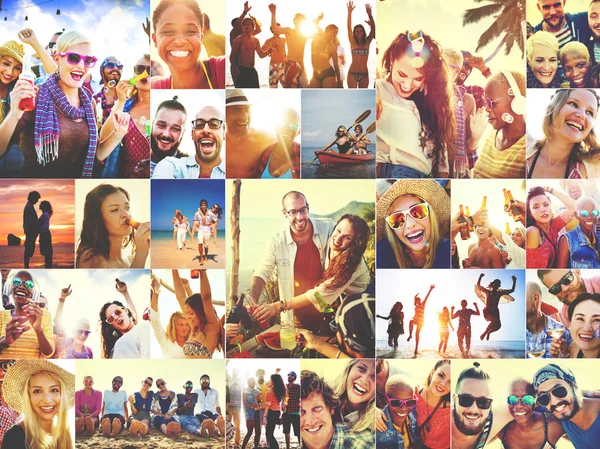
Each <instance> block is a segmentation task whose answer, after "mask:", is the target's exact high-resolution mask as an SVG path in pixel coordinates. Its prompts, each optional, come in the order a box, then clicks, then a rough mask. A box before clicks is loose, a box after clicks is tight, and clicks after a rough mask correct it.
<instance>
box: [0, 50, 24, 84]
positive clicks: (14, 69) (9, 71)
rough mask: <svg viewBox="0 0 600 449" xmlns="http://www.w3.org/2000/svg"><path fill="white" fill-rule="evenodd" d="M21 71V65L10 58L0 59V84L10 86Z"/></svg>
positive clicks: (3, 57)
mask: <svg viewBox="0 0 600 449" xmlns="http://www.w3.org/2000/svg"><path fill="white" fill-rule="evenodd" d="M22 71H23V64H21V63H20V62H19V61H17V60H16V59H15V58H13V57H11V56H2V57H0V83H2V84H10V83H12V82H13V81H14V80H16V79H17V78H18V77H19V75H20V74H21V72H22Z"/></svg>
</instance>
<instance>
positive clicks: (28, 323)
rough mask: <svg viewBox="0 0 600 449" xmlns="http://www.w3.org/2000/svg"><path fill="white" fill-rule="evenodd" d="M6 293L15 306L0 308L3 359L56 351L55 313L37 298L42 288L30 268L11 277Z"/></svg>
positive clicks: (42, 356)
mask: <svg viewBox="0 0 600 449" xmlns="http://www.w3.org/2000/svg"><path fill="white" fill-rule="evenodd" d="M4 293H5V294H7V295H9V296H12V300H13V302H14V304H15V308H14V309H12V310H0V356H1V357H2V358H3V359H23V358H28V359H38V358H47V357H51V356H52V355H53V354H54V338H53V329H52V317H51V316H50V313H49V312H48V309H47V308H43V309H42V308H40V306H38V305H37V302H38V300H39V298H40V290H39V286H38V284H37V282H36V281H35V279H34V278H33V276H32V275H31V273H29V272H28V271H18V272H16V273H15V274H14V275H11V276H9V277H8V279H7V281H6V284H5V285H4Z"/></svg>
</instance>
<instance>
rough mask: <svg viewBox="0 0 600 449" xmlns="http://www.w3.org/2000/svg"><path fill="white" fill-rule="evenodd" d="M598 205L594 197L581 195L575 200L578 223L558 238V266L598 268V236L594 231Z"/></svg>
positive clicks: (599, 213)
mask: <svg viewBox="0 0 600 449" xmlns="http://www.w3.org/2000/svg"><path fill="white" fill-rule="evenodd" d="M599 216H600V206H599V205H598V203H597V202H596V200H595V199H594V198H591V197H589V196H582V197H580V198H579V199H578V200H577V201H575V217H576V218H577V220H578V221H579V224H578V225H577V226H576V227H575V228H574V229H572V230H570V231H568V232H565V233H564V234H563V235H562V236H560V237H559V240H558V256H557V261H556V266H557V267H558V268H600V255H599V253H598V251H599V250H600V236H599V235H598V232H597V231H596V225H597V224H598V217H599Z"/></svg>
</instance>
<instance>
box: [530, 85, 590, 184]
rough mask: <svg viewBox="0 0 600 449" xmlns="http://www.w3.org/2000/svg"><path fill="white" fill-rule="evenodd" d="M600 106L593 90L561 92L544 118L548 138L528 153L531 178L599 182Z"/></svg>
mask: <svg viewBox="0 0 600 449" xmlns="http://www.w3.org/2000/svg"><path fill="white" fill-rule="evenodd" d="M599 106H600V97H598V95H597V94H596V92H595V91H594V90H593V89H558V90H557V91H556V93H555V94H554V95H553V96H552V98H551V99H550V104H548V107H547V108H546V111H545V114H544V121H543V123H542V128H543V130H544V138H543V139H542V140H539V141H538V142H536V144H535V145H534V146H533V147H532V148H530V149H529V151H528V154H527V177H528V178H536V179H539V178H547V179H581V178H583V179H588V178H589V179H596V178H598V176H600V156H598V155H597V152H596V150H597V149H598V148H600V145H599V144H598V138H597V137H596V134H595V133H594V125H595V123H596V116H597V114H598V108H599Z"/></svg>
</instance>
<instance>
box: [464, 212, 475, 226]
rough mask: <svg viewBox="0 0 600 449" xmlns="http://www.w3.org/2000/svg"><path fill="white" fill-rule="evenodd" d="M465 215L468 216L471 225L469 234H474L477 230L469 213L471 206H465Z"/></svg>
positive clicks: (468, 222)
mask: <svg viewBox="0 0 600 449" xmlns="http://www.w3.org/2000/svg"><path fill="white" fill-rule="evenodd" d="M465 214H466V215H467V224H468V225H469V232H474V231H475V228H474V227H473V217H472V216H471V212H469V206H465Z"/></svg>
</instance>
